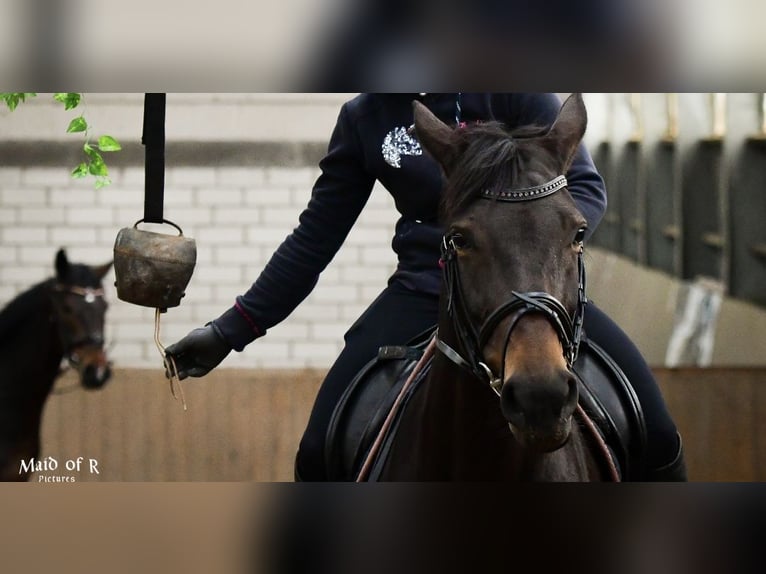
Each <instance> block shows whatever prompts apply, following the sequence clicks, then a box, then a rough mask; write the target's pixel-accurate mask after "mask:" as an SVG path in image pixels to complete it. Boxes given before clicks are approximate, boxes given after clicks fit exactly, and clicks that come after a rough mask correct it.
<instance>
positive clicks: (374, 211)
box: [358, 206, 400, 229]
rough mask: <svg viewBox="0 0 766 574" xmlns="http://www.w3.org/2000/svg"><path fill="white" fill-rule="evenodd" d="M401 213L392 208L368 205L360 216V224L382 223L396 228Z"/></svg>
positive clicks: (381, 224)
mask: <svg viewBox="0 0 766 574" xmlns="http://www.w3.org/2000/svg"><path fill="white" fill-rule="evenodd" d="M399 217H400V215H399V213H397V212H396V211H395V210H392V209H386V208H381V207H374V206H367V207H366V208H365V209H363V210H362V213H361V215H360V216H359V222H358V224H361V225H380V226H387V227H389V228H391V229H393V228H394V225H395V223H396V222H397V221H398V220H399Z"/></svg>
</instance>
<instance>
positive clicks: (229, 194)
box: [195, 188, 244, 207]
mask: <svg viewBox="0 0 766 574" xmlns="http://www.w3.org/2000/svg"><path fill="white" fill-rule="evenodd" d="M195 197H196V202H197V204H198V205H200V204H201V205H209V206H211V207H214V206H218V205H242V204H243V202H244V199H243V198H244V192H243V191H242V190H240V189H207V188H206V189H199V190H197V193H196V195H195Z"/></svg>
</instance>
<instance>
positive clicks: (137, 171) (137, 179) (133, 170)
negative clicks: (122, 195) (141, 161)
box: [118, 167, 146, 188]
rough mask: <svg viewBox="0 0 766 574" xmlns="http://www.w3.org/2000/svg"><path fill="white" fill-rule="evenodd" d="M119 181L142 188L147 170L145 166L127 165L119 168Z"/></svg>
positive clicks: (122, 183)
mask: <svg viewBox="0 0 766 574" xmlns="http://www.w3.org/2000/svg"><path fill="white" fill-rule="evenodd" d="M118 177H119V182H120V184H121V185H123V186H125V187H137V188H140V187H142V186H143V185H144V183H145V178H146V175H145V171H144V168H143V167H125V168H122V169H120V170H119V175H118Z"/></svg>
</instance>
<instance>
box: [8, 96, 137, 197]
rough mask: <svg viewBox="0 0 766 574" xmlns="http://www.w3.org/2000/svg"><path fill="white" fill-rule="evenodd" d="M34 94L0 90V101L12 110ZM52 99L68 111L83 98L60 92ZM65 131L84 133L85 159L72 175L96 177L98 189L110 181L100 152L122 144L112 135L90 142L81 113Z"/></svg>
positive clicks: (87, 127) (118, 147)
mask: <svg viewBox="0 0 766 574" xmlns="http://www.w3.org/2000/svg"><path fill="white" fill-rule="evenodd" d="M36 95H37V94H35V93H31V92H30V93H21V92H19V93H11V92H7V93H6V92H0V101H4V102H5V104H6V105H7V106H8V109H9V110H11V111H13V110H15V109H16V107H17V106H18V105H19V103H21V102H25V101H26V100H27V98H32V97H35V96H36ZM53 99H54V100H55V101H57V102H60V103H62V104H64V110H65V111H68V110H73V109H75V108H76V107H78V106H79V105H80V103H81V102H82V99H83V98H82V94H78V93H72V92H62V93H56V94H53ZM66 131H67V133H83V134H84V135H85V144H84V145H83V152H84V153H85V161H83V162H80V164H79V165H78V166H77V167H76V168H74V169H73V170H72V177H73V178H75V179H79V178H83V177H86V176H88V175H92V176H94V177H95V178H96V184H95V185H96V189H100V188H102V187H105V186H107V185H109V184H110V183H112V180H111V179H109V170H108V168H107V166H106V162H105V161H104V157H103V156H102V155H101V154H102V153H107V152H115V151H119V150H121V149H122V146H120V144H119V142H118V141H117V140H116V139H115V138H113V137H112V136H109V135H103V136H100V137H99V138H98V140H97V143H95V144H94V143H92V141H91V138H90V126H89V125H88V122H87V120H86V119H85V117H84V116H83V115H82V114H80V115H79V116H77V117H76V118H74V119H72V120H71V121H70V122H69V126H68V127H67V130H66Z"/></svg>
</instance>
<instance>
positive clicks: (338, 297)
mask: <svg viewBox="0 0 766 574" xmlns="http://www.w3.org/2000/svg"><path fill="white" fill-rule="evenodd" d="M357 296H358V289H357V287H356V286H355V285H335V286H332V287H323V286H322V285H318V286H317V288H316V289H314V291H313V292H312V293H311V301H312V302H313V303H344V302H346V301H356V300H357Z"/></svg>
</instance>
